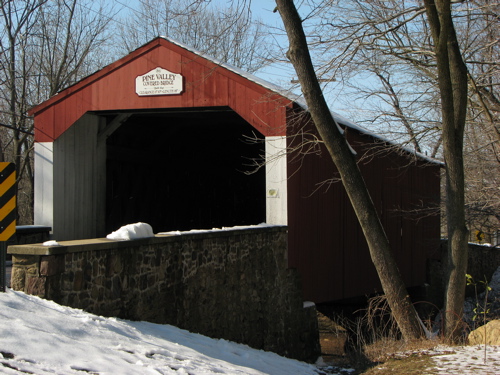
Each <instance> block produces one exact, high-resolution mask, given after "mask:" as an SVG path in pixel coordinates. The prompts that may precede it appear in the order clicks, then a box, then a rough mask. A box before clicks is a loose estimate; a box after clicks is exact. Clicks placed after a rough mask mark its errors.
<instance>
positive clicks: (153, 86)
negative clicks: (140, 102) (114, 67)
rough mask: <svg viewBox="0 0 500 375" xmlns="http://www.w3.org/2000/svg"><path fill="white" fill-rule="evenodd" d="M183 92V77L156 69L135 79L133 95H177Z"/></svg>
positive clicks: (159, 68) (165, 70)
mask: <svg viewBox="0 0 500 375" xmlns="http://www.w3.org/2000/svg"><path fill="white" fill-rule="evenodd" d="M183 90H184V82H183V77H182V75H180V74H177V73H173V72H171V71H169V70H167V69H163V68H161V67H157V68H155V69H153V70H151V71H149V72H147V73H146V74H143V75H140V76H137V77H136V79H135V93H136V94H137V95H139V96H156V95H177V94H181V93H182V91H183Z"/></svg>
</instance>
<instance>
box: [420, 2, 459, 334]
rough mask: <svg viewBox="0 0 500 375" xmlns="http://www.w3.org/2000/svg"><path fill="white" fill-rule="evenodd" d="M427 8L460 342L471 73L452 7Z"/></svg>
mask: <svg viewBox="0 0 500 375" xmlns="http://www.w3.org/2000/svg"><path fill="white" fill-rule="evenodd" d="M425 8H426V12H427V18H428V20H429V25H430V27H431V31H432V37H433V40H434V51H435V53H436V62H437V68H438V82H439V91H440V94H441V115H442V128H443V152H444V159H445V164H446V217H447V225H448V227H447V230H448V255H447V266H446V268H447V269H446V280H447V285H446V290H445V312H444V315H445V319H444V322H445V326H444V331H445V337H446V338H447V339H448V340H450V341H453V342H457V341H458V340H459V339H460V337H461V334H462V328H463V327H462V315H463V308H464V299H465V284H466V278H465V274H466V272H467V252H468V243H467V237H468V230H467V227H466V224H465V181H464V161H463V142H464V141H463V140H464V131H465V120H466V113H467V112H466V110H467V67H466V66H465V63H464V61H463V58H462V55H461V53H460V49H459V45H458V40H457V36H456V33H455V28H454V25H453V19H452V16H451V4H450V1H449V0H436V1H434V0H425Z"/></svg>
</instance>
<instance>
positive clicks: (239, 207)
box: [106, 108, 265, 233]
mask: <svg viewBox="0 0 500 375" xmlns="http://www.w3.org/2000/svg"><path fill="white" fill-rule="evenodd" d="M112 118H113V116H112V115H110V116H109V119H112ZM256 137H257V138H258V139H260V141H258V142H251V141H250V140H252V139H253V140H255V138H256ZM106 149H107V164H106V170H107V172H106V173H107V178H106V230H107V232H108V233H110V232H111V231H113V230H116V229H118V228H119V227H120V226H122V225H125V224H130V223H135V222H145V223H149V224H151V226H152V227H153V231H154V232H155V233H159V232H164V231H171V230H190V229H211V228H220V227H223V226H224V227H229V226H234V225H251V224H258V223H261V222H264V221H265V172H264V168H260V169H259V170H258V171H255V166H251V164H252V163H253V159H259V157H262V155H263V154H264V151H263V150H264V143H263V137H262V135H261V134H260V133H258V132H257V131H256V130H255V129H254V128H253V127H252V126H251V125H249V124H248V123H247V122H246V121H245V120H243V119H242V118H241V117H240V116H239V115H238V114H237V113H235V112H234V111H231V110H229V109H226V108H221V109H215V110H214V109H211V110H202V109H200V110H190V111H180V110H179V111H172V110H170V111H166V112H165V111H163V112H162V111H156V112H147V113H134V114H132V115H131V116H130V117H129V118H128V120H127V121H125V122H124V123H123V124H122V125H121V126H120V127H119V128H118V129H117V130H116V131H114V132H113V134H112V135H111V136H110V137H109V138H108V139H107V147H106ZM246 172H253V173H251V174H248V173H246Z"/></svg>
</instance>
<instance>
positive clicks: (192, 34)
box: [121, 0, 269, 72]
mask: <svg viewBox="0 0 500 375" xmlns="http://www.w3.org/2000/svg"><path fill="white" fill-rule="evenodd" d="M157 36H166V37H169V38H172V39H174V40H176V41H178V42H181V43H184V44H186V45H188V46H189V47H192V48H194V49H196V50H198V51H201V52H204V53H206V54H208V55H210V56H212V57H215V58H217V59H218V60H220V61H221V62H224V63H228V64H231V65H233V66H236V67H238V68H242V69H245V70H246V71H249V72H255V71H256V70H258V69H260V68H262V67H263V66H264V65H265V64H267V62H268V56H269V51H268V48H267V44H266V43H265V39H264V38H265V33H264V31H263V27H262V25H261V23H259V22H257V21H255V20H253V19H252V17H251V15H250V14H249V13H247V12H245V11H242V10H241V9H239V8H238V7H227V8H224V7H220V6H215V5H214V4H209V3H204V2H199V1H193V2H191V3H189V4H188V5H186V3H185V2H184V1H178V0H146V1H143V2H141V4H140V7H139V9H138V10H137V11H136V12H135V13H134V14H133V15H131V16H129V17H128V18H126V19H124V20H123V21H122V26H121V41H122V43H121V45H123V47H124V48H125V49H126V50H125V51H124V52H126V53H128V52H130V51H132V50H134V49H136V48H138V47H139V46H141V45H142V44H144V43H146V42H148V41H149V40H151V39H153V38H155V37H157Z"/></svg>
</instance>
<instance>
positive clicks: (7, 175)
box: [0, 163, 17, 241]
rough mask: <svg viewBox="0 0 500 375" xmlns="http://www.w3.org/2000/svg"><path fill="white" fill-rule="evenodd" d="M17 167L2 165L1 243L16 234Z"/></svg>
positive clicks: (0, 175)
mask: <svg viewBox="0 0 500 375" xmlns="http://www.w3.org/2000/svg"><path fill="white" fill-rule="evenodd" d="M16 216H17V215H16V166H15V164H14V163H0V241H8V240H9V239H10V238H11V237H12V236H13V235H14V233H16Z"/></svg>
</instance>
